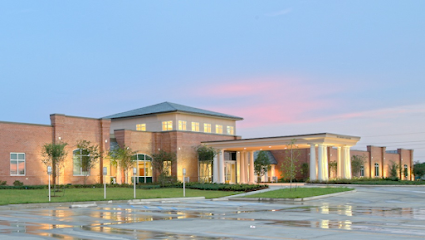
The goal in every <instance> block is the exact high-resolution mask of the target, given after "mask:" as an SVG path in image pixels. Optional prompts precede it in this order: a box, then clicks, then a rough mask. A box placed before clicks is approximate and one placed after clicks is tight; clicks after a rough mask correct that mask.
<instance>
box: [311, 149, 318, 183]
mask: <svg viewBox="0 0 425 240" xmlns="http://www.w3.org/2000/svg"><path fill="white" fill-rule="evenodd" d="M310 180H313V181H314V180H317V175H316V145H315V144H310Z"/></svg>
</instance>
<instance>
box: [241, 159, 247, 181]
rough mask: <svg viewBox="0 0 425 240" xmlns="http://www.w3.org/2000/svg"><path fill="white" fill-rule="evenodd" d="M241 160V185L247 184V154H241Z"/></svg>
mask: <svg viewBox="0 0 425 240" xmlns="http://www.w3.org/2000/svg"><path fill="white" fill-rule="evenodd" d="M240 159H241V169H240V171H241V181H240V183H246V180H245V171H246V170H245V168H246V166H245V152H241V153H240Z"/></svg>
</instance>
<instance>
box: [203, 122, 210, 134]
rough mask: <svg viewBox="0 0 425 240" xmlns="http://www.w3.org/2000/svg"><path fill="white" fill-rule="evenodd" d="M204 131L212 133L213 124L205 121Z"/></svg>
mask: <svg viewBox="0 0 425 240" xmlns="http://www.w3.org/2000/svg"><path fill="white" fill-rule="evenodd" d="M204 132H206V133H210V132H211V124H209V123H204Z"/></svg>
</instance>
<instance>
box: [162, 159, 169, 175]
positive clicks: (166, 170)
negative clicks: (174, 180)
mask: <svg viewBox="0 0 425 240" xmlns="http://www.w3.org/2000/svg"><path fill="white" fill-rule="evenodd" d="M162 164H163V167H164V173H165V176H171V161H163V162H162Z"/></svg>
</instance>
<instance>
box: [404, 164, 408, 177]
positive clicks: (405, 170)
mask: <svg viewBox="0 0 425 240" xmlns="http://www.w3.org/2000/svg"><path fill="white" fill-rule="evenodd" d="M408 175H409V169H408V168H407V164H404V177H406V178H407V176H408Z"/></svg>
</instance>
